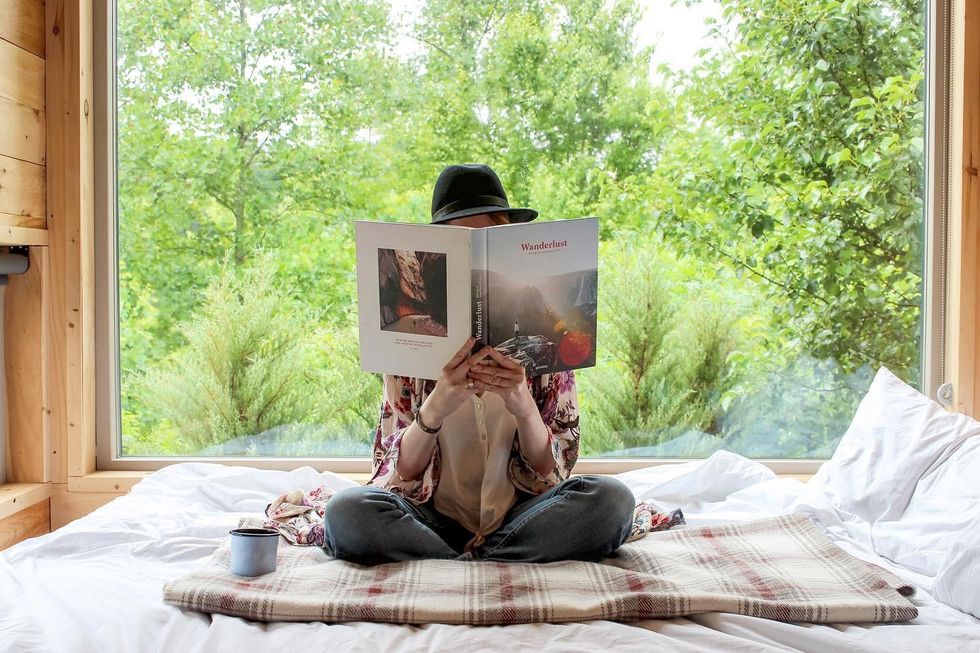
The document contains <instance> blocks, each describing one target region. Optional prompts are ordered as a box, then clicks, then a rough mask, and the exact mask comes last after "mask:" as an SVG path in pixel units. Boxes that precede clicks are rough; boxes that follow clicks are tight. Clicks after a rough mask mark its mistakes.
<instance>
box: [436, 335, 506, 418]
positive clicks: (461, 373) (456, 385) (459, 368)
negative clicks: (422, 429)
mask: <svg viewBox="0 0 980 653" xmlns="http://www.w3.org/2000/svg"><path fill="white" fill-rule="evenodd" d="M475 342H476V338H473V337H472V336H471V337H470V338H469V339H467V341H466V342H465V343H463V346H462V347H460V348H459V351H457V352H456V353H455V354H454V355H453V357H452V358H450V359H449V361H448V362H447V363H446V364H445V365H444V366H443V368H442V374H440V375H439V379H438V380H437V381H436V386H435V388H434V389H433V390H432V394H430V395H429V396H428V397H427V398H426V400H425V403H424V404H423V407H424V408H425V417H427V418H429V419H430V420H433V421H434V424H430V423H429V422H428V421H426V425H427V426H431V427H432V428H435V424H441V423H442V421H443V420H444V419H446V417H448V416H449V415H451V414H452V413H453V411H455V410H456V409H457V408H459V405H460V404H461V403H463V401H465V400H466V399H469V398H470V397H472V396H473V395H475V394H477V393H480V392H482V390H481V389H480V388H479V387H478V386H477V385H476V382H473V383H472V384H470V379H469V378H468V377H467V373H468V372H469V371H470V368H471V367H472V366H473V365H475V364H476V363H478V362H479V361H481V360H483V359H484V358H485V357H486V356H487V355H488V354H489V353H490V352H491V351H493V348H492V347H490V346H489V345H488V346H486V347H484V348H483V349H481V350H479V351H478V352H476V353H475V354H473V355H471V356H470V355H467V354H469V351H470V349H472V348H473V344H474V343H475ZM419 410H421V408H420V409H419Z"/></svg>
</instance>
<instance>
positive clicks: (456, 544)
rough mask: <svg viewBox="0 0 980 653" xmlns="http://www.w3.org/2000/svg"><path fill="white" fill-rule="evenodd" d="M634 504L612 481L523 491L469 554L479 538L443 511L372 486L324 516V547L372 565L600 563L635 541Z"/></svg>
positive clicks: (334, 504) (334, 503) (582, 479)
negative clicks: (466, 550)
mask: <svg viewBox="0 0 980 653" xmlns="http://www.w3.org/2000/svg"><path fill="white" fill-rule="evenodd" d="M635 505H636V500H635V498H634V496H633V492H632V491H631V490H630V489H629V488H628V487H627V486H626V485H625V484H624V483H622V482H621V481H618V480H616V479H614V478H610V477H608V476H573V477H572V478H570V479H568V480H566V481H564V482H563V483H560V484H559V485H557V486H555V487H553V488H551V489H550V490H548V491H547V492H544V493H542V494H538V495H533V494H528V493H526V492H523V491H521V490H518V499H517V502H516V503H515V504H514V505H513V506H512V507H511V509H510V510H509V511H508V512H507V515H506V516H505V517H504V521H503V523H502V524H501V525H500V527H499V528H498V529H497V530H496V531H494V532H493V533H491V534H490V535H488V536H487V538H486V541H485V542H483V544H481V545H480V546H478V547H476V548H475V549H474V550H473V551H472V552H471V553H466V554H464V553H462V549H463V547H464V546H465V545H466V543H467V542H468V541H469V540H470V538H471V537H472V536H473V533H471V532H470V531H468V530H467V529H465V528H464V527H463V526H461V525H460V524H459V523H458V522H456V521H455V520H454V519H452V518H450V517H447V516H445V515H443V514H442V513H440V512H438V511H437V510H436V509H435V508H434V507H433V505H432V500H431V499H430V500H429V501H428V502H426V503H424V504H421V505H415V504H413V503H411V502H410V501H407V500H406V499H404V498H402V497H400V496H398V495H397V494H395V493H394V492H391V491H389V490H384V489H381V488H377V487H373V486H360V487H354V488H347V489H345V490H341V491H340V492H338V493H337V494H336V495H334V496H333V497H332V498H331V499H330V501H328V502H327V506H326V511H325V512H324V536H325V537H324V540H325V543H324V550H325V551H326V552H327V553H328V554H330V555H332V556H335V557H337V558H342V559H344V560H349V561H351V562H357V563H360V564H367V565H374V564H379V563H383V562H395V561H398V560H413V559H418V558H444V559H456V560H469V559H476V560H503V561H523V562H552V561H555V560H593V561H596V560H601V559H602V558H605V557H609V556H610V555H611V554H612V552H613V551H615V550H616V549H618V548H619V546H620V545H621V544H622V543H623V542H624V541H625V540H626V538H627V537H628V536H629V533H630V528H631V526H632V521H633V508H634V507H635Z"/></svg>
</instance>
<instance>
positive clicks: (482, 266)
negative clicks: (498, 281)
mask: <svg viewBox="0 0 980 653" xmlns="http://www.w3.org/2000/svg"><path fill="white" fill-rule="evenodd" d="M470 270H471V279H472V290H471V296H472V300H473V301H472V304H473V335H474V336H475V337H476V340H477V342H476V346H480V345H481V344H487V325H488V324H489V322H488V320H487V309H488V308H489V306H488V302H487V299H488V298H487V234H486V231H485V230H483V229H473V230H471V232H470Z"/></svg>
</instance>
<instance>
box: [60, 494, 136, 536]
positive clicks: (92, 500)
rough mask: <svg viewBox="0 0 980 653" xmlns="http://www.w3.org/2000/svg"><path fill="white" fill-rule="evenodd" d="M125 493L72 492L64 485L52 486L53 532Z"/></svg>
mask: <svg viewBox="0 0 980 653" xmlns="http://www.w3.org/2000/svg"><path fill="white" fill-rule="evenodd" d="M124 494H125V492H71V491H69V489H68V485H67V484H64V483H52V484H51V530H55V529H58V528H61V527H62V526H64V525H65V524H68V523H70V522H73V521H75V520H76V519H78V518H79V517H84V516H85V515H87V514H89V513H90V512H92V511H93V510H95V509H96V508H101V507H102V506H104V505H105V504H107V503H109V502H110V501H112V500H113V499H115V498H116V497H121V496H122V495H124Z"/></svg>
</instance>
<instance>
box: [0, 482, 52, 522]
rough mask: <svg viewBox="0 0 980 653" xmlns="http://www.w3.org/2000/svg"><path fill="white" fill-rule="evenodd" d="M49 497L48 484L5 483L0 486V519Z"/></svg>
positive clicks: (49, 488)
mask: <svg viewBox="0 0 980 653" xmlns="http://www.w3.org/2000/svg"><path fill="white" fill-rule="evenodd" d="M50 496H51V484H50V483H5V484H3V485H0V519H5V518H7V517H9V516H10V515H12V514H14V513H15V512H20V511H21V510H23V509H24V508H28V507H30V506H33V505H34V504H35V503H38V502H39V501H44V500H45V499H47V498H48V497H50Z"/></svg>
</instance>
